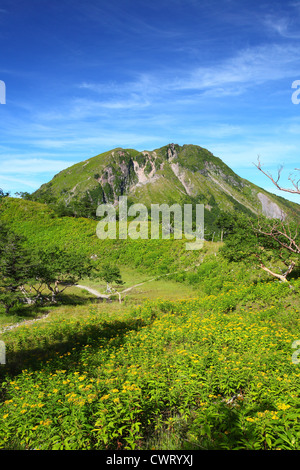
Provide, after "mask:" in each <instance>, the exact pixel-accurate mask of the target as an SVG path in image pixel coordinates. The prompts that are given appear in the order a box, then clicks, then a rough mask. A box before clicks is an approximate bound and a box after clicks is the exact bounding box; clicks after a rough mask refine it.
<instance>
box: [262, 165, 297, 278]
mask: <svg viewBox="0 0 300 470" xmlns="http://www.w3.org/2000/svg"><path fill="white" fill-rule="evenodd" d="M257 162H258V163H257V164H254V165H255V166H256V168H257V169H258V170H259V171H261V172H262V173H263V174H264V175H266V176H267V177H268V178H269V179H270V180H271V181H272V183H273V184H274V185H275V186H276V187H277V188H278V189H279V190H280V191H285V192H288V193H293V194H300V186H299V183H300V179H298V180H296V178H295V177H294V176H293V175H292V174H290V175H289V178H288V179H289V180H290V181H291V183H292V185H293V187H291V188H286V187H282V186H281V185H280V184H279V180H280V177H281V173H282V170H283V166H280V167H279V169H278V172H277V178H276V179H275V178H273V176H272V175H271V173H269V172H268V171H264V170H263V169H262V165H261V162H260V157H259V156H258V158H257ZM295 170H296V171H300V169H299V168H295ZM299 227H300V224H299V222H298V223H296V224H295V225H294V226H293V227H291V224H290V222H289V221H287V222H284V221H283V220H278V219H276V220H275V219H273V220H272V222H270V224H269V225H268V226H266V225H265V224H264V226H263V225H262V224H261V223H260V220H259V219H258V225H257V227H256V228H255V229H254V230H255V232H256V233H257V234H261V235H263V236H265V237H267V238H269V239H270V240H273V241H274V242H275V243H276V244H277V246H278V252H277V253H278V256H279V258H280V259H281V261H282V262H283V263H284V265H285V266H286V267H287V270H286V271H285V272H284V273H282V274H277V273H274V272H273V271H271V270H270V269H269V268H267V267H266V266H265V265H264V263H263V262H262V260H261V259H260V257H259V256H258V255H257V258H258V259H259V263H260V267H261V269H263V270H264V271H266V272H268V273H269V274H271V275H272V276H273V277H276V278H278V279H280V280H281V281H284V282H286V281H287V279H286V278H287V275H288V274H290V273H291V272H292V271H293V269H294V268H295V266H296V262H295V256H297V255H299V254H300V244H299Z"/></svg>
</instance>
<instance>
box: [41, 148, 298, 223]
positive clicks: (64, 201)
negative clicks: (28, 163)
mask: <svg viewBox="0 0 300 470" xmlns="http://www.w3.org/2000/svg"><path fill="white" fill-rule="evenodd" d="M121 195H127V196H128V199H129V201H130V202H131V203H133V202H141V203H143V204H145V205H146V206H147V207H150V205H151V204H154V203H167V204H173V203H180V204H184V203H203V204H204V205H205V211H206V219H207V221H209V220H210V219H212V218H213V217H215V216H216V215H217V213H218V212H219V211H225V212H233V211H236V210H237V211H243V212H247V213H249V214H260V213H262V214H264V215H266V216H267V217H271V218H284V219H285V218H287V217H295V216H300V206H299V205H298V204H295V203H292V202H289V201H287V200H285V199H284V198H281V197H277V196H275V195H273V194H271V193H268V192H267V191H265V190H263V189H262V188H260V187H258V186H256V185H255V184H253V183H251V182H249V181H247V180H246V179H243V178H241V177H239V176H238V175H237V174H236V173H234V171H232V170H231V169H230V168H229V167H228V166H227V165H226V164H225V163H224V162H223V161H222V160H221V159H220V158H218V157H215V156H214V155H213V154H212V153H211V152H209V151H208V150H206V149H204V148H202V147H199V146H196V145H183V146H179V145H175V144H169V145H167V146H164V147H162V148H159V149H156V150H154V151H143V152H138V151H137V150H133V149H121V148H117V149H114V150H111V151H109V152H106V153H103V154H100V155H97V156H95V157H93V158H90V159H88V160H86V161H83V162H80V163H77V164H76V165H73V166H71V167H70V168H67V169H65V170H63V171H61V172H60V173H58V174H57V175H55V177H54V178H53V179H52V180H51V181H50V182H49V183H46V184H43V185H42V186H41V187H40V188H39V189H38V190H37V191H36V192H35V193H33V195H32V198H33V199H34V200H36V201H41V202H47V203H49V202H50V203H55V204H56V205H59V206H60V207H61V208H65V209H66V210H67V211H68V210H69V211H70V212H69V215H71V214H75V215H83V216H88V217H93V216H95V212H96V208H97V206H98V205H99V204H101V203H105V202H110V203H113V204H115V205H117V202H118V198H119V196H121ZM67 213H68V212H67Z"/></svg>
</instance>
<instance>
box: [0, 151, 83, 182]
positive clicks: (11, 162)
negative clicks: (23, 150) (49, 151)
mask: <svg viewBox="0 0 300 470" xmlns="http://www.w3.org/2000/svg"><path fill="white" fill-rule="evenodd" d="M2 157H3V156H2ZM7 157H9V156H8V155H6V156H4V158H5V159H4V161H3V162H2V163H1V173H2V175H10V174H12V175H13V174H14V175H15V174H18V175H19V174H22V175H25V174H26V175H33V174H40V173H48V172H51V173H52V172H54V173H57V172H59V171H61V170H63V169H64V168H67V167H68V166H71V165H73V164H74V163H75V162H70V161H66V160H54V159H53V160H46V159H42V158H27V159H26V158H23V159H18V158H13V157H14V156H10V158H7ZM12 181H13V180H12ZM15 181H16V180H15Z"/></svg>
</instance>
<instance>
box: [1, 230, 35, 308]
mask: <svg viewBox="0 0 300 470" xmlns="http://www.w3.org/2000/svg"><path fill="white" fill-rule="evenodd" d="M23 242H24V238H23V237H20V236H19V235H16V234H15V233H13V232H12V231H11V230H9V229H8V227H7V226H6V225H5V224H3V223H0V303H1V304H2V305H3V306H4V308H5V311H6V313H9V312H10V310H11V308H12V307H13V306H14V305H15V304H16V303H17V302H18V301H19V300H20V292H22V285H23V284H24V283H25V282H27V281H28V280H29V279H30V278H31V275H32V257H31V255H30V253H29V252H28V251H27V250H26V249H25V248H24V246H23ZM22 293H23V292H22Z"/></svg>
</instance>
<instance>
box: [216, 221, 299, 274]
mask: <svg viewBox="0 0 300 470" xmlns="http://www.w3.org/2000/svg"><path fill="white" fill-rule="evenodd" d="M287 239H290V243H289V244H288V243H286V240H287ZM297 244H298V245H299V234H298V231H297V226H296V224H291V223H288V224H287V223H286V224H284V223H283V222H282V230H279V228H278V222H277V221H276V220H273V221H272V222H271V221H270V220H269V219H267V218H266V217H262V216H261V217H259V218H257V219H256V220H250V219H249V218H248V217H246V216H239V217H237V218H236V221H235V224H234V226H233V228H232V231H231V233H230V235H228V237H227V238H226V240H225V245H224V246H223V247H222V248H221V249H220V251H221V253H222V254H223V256H224V257H225V258H227V259H229V260H230V261H234V262H240V261H244V262H247V261H248V262H252V263H254V264H256V265H257V266H258V267H259V268H261V269H263V270H264V271H265V272H267V273H268V274H270V275H271V276H273V277H275V278H277V279H280V280H281V281H283V282H287V276H288V274H290V273H291V272H292V270H293V269H294V268H295V266H296V263H297V256H298V255H299V247H298V248H297ZM267 266H270V267H267ZM273 266H274V267H273ZM275 266H276V267H275ZM276 269H277V270H276ZM279 270H280V271H281V272H278V271H279Z"/></svg>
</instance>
